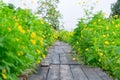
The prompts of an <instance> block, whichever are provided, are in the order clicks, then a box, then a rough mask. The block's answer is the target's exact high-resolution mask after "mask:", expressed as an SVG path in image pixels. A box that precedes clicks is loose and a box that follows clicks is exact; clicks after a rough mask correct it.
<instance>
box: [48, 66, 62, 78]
mask: <svg viewBox="0 0 120 80" xmlns="http://www.w3.org/2000/svg"><path fill="white" fill-rule="evenodd" d="M59 71H60V66H59V65H51V66H50V70H49V73H48V76H47V80H59V78H60V72H59Z"/></svg>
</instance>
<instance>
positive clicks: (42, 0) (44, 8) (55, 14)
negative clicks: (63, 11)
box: [38, 0, 61, 30]
mask: <svg viewBox="0 0 120 80" xmlns="http://www.w3.org/2000/svg"><path fill="white" fill-rule="evenodd" d="M58 3H59V0H39V5H40V7H39V8H38V14H40V15H41V16H42V17H43V19H44V20H45V21H46V22H48V23H50V24H51V25H52V27H53V29H55V30H58V29H59V18H60V17H61V15H60V12H59V11H58V10H57V4H58Z"/></svg>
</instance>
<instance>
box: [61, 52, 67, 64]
mask: <svg viewBox="0 0 120 80" xmlns="http://www.w3.org/2000/svg"><path fill="white" fill-rule="evenodd" d="M60 62H61V64H69V62H68V59H67V57H66V54H65V53H64V54H60Z"/></svg>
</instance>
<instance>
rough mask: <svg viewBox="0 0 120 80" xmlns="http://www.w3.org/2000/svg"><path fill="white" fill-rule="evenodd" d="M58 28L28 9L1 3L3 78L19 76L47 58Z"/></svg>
mask: <svg viewBox="0 0 120 80" xmlns="http://www.w3.org/2000/svg"><path fill="white" fill-rule="evenodd" d="M56 39H57V35H56V32H55V31H54V30H53V29H52V28H51V26H50V25H49V24H48V23H46V22H44V21H43V20H42V19H37V18H36V17H35V15H34V14H32V13H31V12H30V11H29V10H24V9H20V8H19V9H17V10H14V9H10V8H9V7H7V6H6V5H5V4H0V72H2V73H0V80H3V79H7V80H17V76H19V75H20V74H22V73H23V72H24V71H25V70H26V69H28V68H31V67H33V65H37V64H39V63H40V62H41V60H42V58H45V55H46V52H47V48H48V47H49V46H50V45H51V44H52V43H53V42H54V41H55V40H56Z"/></svg>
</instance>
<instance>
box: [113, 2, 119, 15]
mask: <svg viewBox="0 0 120 80" xmlns="http://www.w3.org/2000/svg"><path fill="white" fill-rule="evenodd" d="M111 10H112V13H111V15H112V16H114V15H118V16H120V0H117V2H116V3H114V4H112V6H111Z"/></svg>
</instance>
